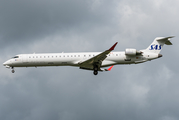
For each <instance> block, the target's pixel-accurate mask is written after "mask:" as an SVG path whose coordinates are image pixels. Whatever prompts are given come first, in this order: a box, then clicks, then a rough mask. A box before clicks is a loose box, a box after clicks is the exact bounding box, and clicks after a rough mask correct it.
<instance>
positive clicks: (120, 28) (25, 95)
mask: <svg viewBox="0 0 179 120" xmlns="http://www.w3.org/2000/svg"><path fill="white" fill-rule="evenodd" d="M178 5H179V1H178V0H170V1H168V0H145V1H143V0H135V1H134V0H0V54H1V57H0V63H1V67H0V71H1V72H0V119H1V120H178V119H179V114H178V113H179V87H178V86H179V80H178V77H179V75H178V73H179V70H178V60H179V57H178V48H179V41H178V36H179V33H178V31H179V15H178V11H179V7H178ZM161 36H162V37H168V36H176V37H175V38H173V39H172V43H173V46H164V49H163V50H162V52H161V54H163V57H162V58H160V59H157V60H154V61H150V62H146V63H143V64H138V65H117V66H114V67H113V69H112V71H110V72H103V73H101V72H100V73H99V74H98V75H97V76H94V75H93V72H92V71H85V70H80V69H79V68H77V67H41V68H15V70H16V73H14V74H12V73H11V70H10V69H6V68H5V67H4V66H3V65H2V64H3V62H5V61H6V60H8V59H9V58H11V57H13V56H14V55H16V54H23V53H34V52H35V53H48V52H50V53H56V52H90V51H91V52H94V51H101V52H102V51H105V50H106V49H109V48H110V47H111V46H112V45H113V44H114V43H115V42H118V45H117V46H116V48H115V51H124V50H125V48H136V49H138V50H140V49H145V48H147V47H148V46H149V45H150V44H151V42H152V41H153V40H154V38H155V37H161Z"/></svg>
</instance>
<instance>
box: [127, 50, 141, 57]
mask: <svg viewBox="0 0 179 120" xmlns="http://www.w3.org/2000/svg"><path fill="white" fill-rule="evenodd" d="M141 53H142V52H140V51H137V50H136V49H126V50H125V55H130V56H134V55H140V54H141Z"/></svg>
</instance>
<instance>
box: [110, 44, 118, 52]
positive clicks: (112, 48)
mask: <svg viewBox="0 0 179 120" xmlns="http://www.w3.org/2000/svg"><path fill="white" fill-rule="evenodd" d="M117 43H118V42H116V43H115V44H114V45H113V46H112V47H111V48H110V49H109V51H112V50H114V48H115V47H116V45H117Z"/></svg>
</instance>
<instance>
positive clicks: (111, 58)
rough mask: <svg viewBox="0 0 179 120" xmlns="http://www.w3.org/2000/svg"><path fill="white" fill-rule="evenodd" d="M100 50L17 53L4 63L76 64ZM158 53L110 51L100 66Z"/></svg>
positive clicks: (143, 59) (141, 59)
mask: <svg viewBox="0 0 179 120" xmlns="http://www.w3.org/2000/svg"><path fill="white" fill-rule="evenodd" d="M98 54H100V52H84V53H48V54H19V55H16V56H15V57H14V58H12V59H9V60H8V61H6V62H5V63H4V65H7V67H38V66H77V67H79V64H80V63H82V62H84V61H85V60H88V59H90V58H92V57H94V56H96V55H98ZM158 57H159V56H158V54H155V53H148V54H147V53H146V54H143V55H142V56H141V55H139V56H128V55H125V52H111V53H109V54H108V55H107V58H106V59H105V60H104V61H103V62H102V65H101V67H107V66H111V65H116V64H137V63H142V62H146V61H148V60H152V59H156V58H158Z"/></svg>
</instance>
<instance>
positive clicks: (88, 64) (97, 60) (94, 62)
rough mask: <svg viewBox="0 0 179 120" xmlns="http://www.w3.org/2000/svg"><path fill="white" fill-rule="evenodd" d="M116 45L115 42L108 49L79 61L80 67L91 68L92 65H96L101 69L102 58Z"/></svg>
mask: <svg viewBox="0 0 179 120" xmlns="http://www.w3.org/2000/svg"><path fill="white" fill-rule="evenodd" d="M116 45H117V42H116V43H115V44H114V45H113V46H112V47H111V48H110V49H109V50H106V51H104V52H102V53H100V54H98V55H96V56H94V57H92V58H90V59H88V60H86V61H84V62H82V63H80V68H81V69H87V70H93V69H94V66H97V67H98V70H100V71H101V69H100V67H101V64H102V62H103V60H104V59H106V57H107V55H108V54H109V53H110V52H111V51H112V50H114V48H115V46H116Z"/></svg>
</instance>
